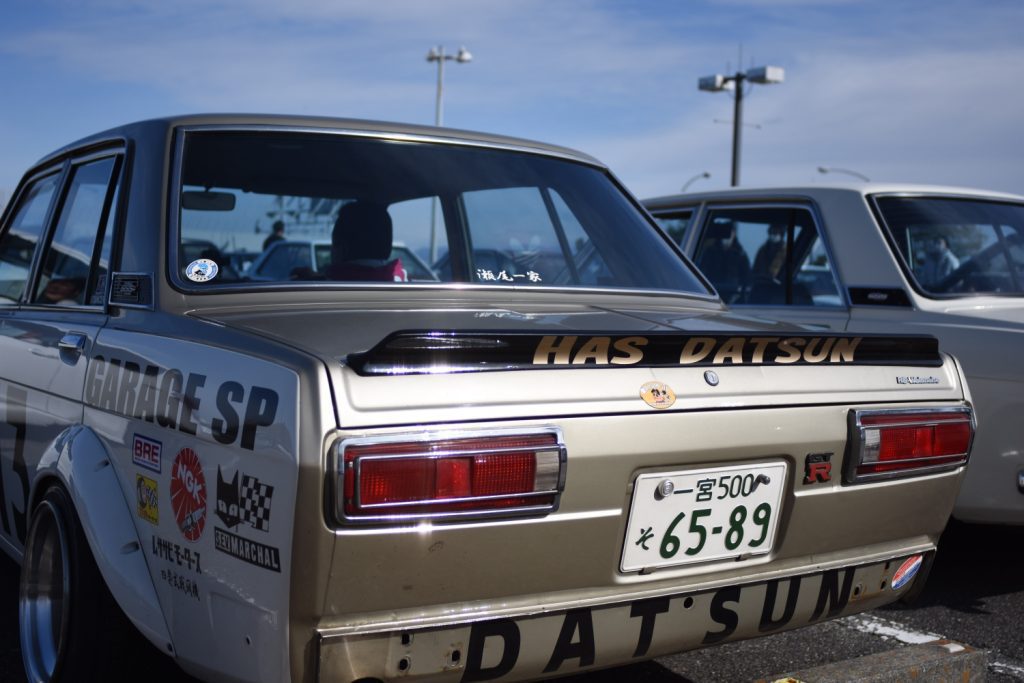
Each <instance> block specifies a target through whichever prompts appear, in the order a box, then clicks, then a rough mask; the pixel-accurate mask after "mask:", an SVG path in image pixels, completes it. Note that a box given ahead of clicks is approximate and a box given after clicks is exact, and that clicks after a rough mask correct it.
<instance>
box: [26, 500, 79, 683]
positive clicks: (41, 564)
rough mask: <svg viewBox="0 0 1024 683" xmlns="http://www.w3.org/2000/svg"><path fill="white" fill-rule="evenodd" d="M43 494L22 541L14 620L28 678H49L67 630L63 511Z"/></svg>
mask: <svg viewBox="0 0 1024 683" xmlns="http://www.w3.org/2000/svg"><path fill="white" fill-rule="evenodd" d="M54 498H56V497H53V498H51V496H49V495H48V496H47V497H46V498H45V499H44V500H43V502H42V503H40V505H39V507H38V508H36V511H35V513H34V514H33V515H32V524H31V526H30V527H29V531H28V540H27V542H26V544H25V559H24V566H23V567H22V570H21V590H20V595H19V598H18V621H19V625H20V627H21V653H22V655H21V656H22V659H23V660H24V664H25V673H26V674H27V675H28V678H29V682H30V683H39V682H46V681H51V680H53V679H54V676H55V675H56V673H57V668H58V666H59V663H60V661H61V657H62V654H63V649H64V644H65V641H66V634H67V630H68V607H69V606H70V598H71V595H70V592H71V585H70V584H71V572H70V566H69V559H70V558H69V547H68V543H69V539H68V528H67V526H66V524H65V522H64V519H65V518H64V514H65V513H64V511H63V510H61V509H60V507H61V506H60V505H59V504H58V503H57V502H56V501H55V500H54Z"/></svg>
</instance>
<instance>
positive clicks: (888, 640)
mask: <svg viewBox="0 0 1024 683" xmlns="http://www.w3.org/2000/svg"><path fill="white" fill-rule="evenodd" d="M17 594H18V568H17V566H16V565H15V564H14V563H13V562H12V561H10V560H9V559H7V558H6V556H3V557H0V617H2V619H0V681H3V682H4V683H8V682H9V683H25V679H24V678H23V676H22V675H21V654H20V650H19V647H18V606H17ZM934 638H948V639H951V640H954V641H957V642H960V643H964V644H966V645H970V646H972V647H975V648H978V649H981V650H985V651H986V652H987V653H988V661H989V664H988V672H987V679H986V680H988V681H994V682H996V683H1004V682H1009V681H1024V528H1017V527H999V526H979V525H966V524H959V523H956V522H953V523H951V524H950V526H949V528H947V530H946V533H945V534H943V536H942V540H941V541H940V543H939V554H938V557H937V558H936V561H935V565H934V567H933V569H932V573H931V576H930V577H929V578H928V583H927V586H926V588H925V590H924V592H923V593H922V594H921V596H920V597H919V599H918V600H917V602H916V603H915V604H913V605H890V606H887V607H884V608H882V609H878V610H874V611H871V612H867V613H865V614H863V615H857V616H853V617H848V618H846V619H841V620H838V621H831V622H826V623H823V624H818V625H815V626H810V627H806V628H802V629H798V630H795V631H789V632H786V633H781V634H778V635H775V636H771V637H768V638H758V639H755V640H749V641H743V642H739V643H727V644H725V645H719V646H716V647H711V648H706V649H703V650H697V651H695V652H689V653H684V654H680V655H673V656H671V657H662V658H660V659H657V660H655V661H652V662H645V663H641V664H634V665H631V666H627V667H621V668H618V669H610V670H607V671H598V672H594V673H590V674H584V675H579V676H574V677H569V678H564V679H561V680H563V681H571V682H572V683H612V682H616V683H617V682H619V681H631V682H632V681H636V682H638V683H668V682H672V683H686V682H687V681H689V682H691V683H726V682H728V683H733V682H735V681H752V680H756V679H759V678H765V677H769V676H772V675H774V674H784V673H788V672H792V671H797V670H801V669H807V668H810V667H814V666H819V665H822V664H828V663H832V662H836V661H842V660H848V659H852V658H855V657H859V656H862V655H869V654H876V653H881V652H887V651H890V650H895V649H897V648H905V647H909V646H910V645H912V644H914V643H918V642H923V641H925V640H929V639H934ZM152 673H156V672H152ZM159 678H160V679H162V680H164V681H179V680H180V681H183V682H184V681H193V680H194V679H192V678H189V677H187V676H185V675H184V674H179V673H176V672H175V670H174V669H173V668H170V669H168V670H167V671H165V672H164V673H163V674H162V675H160V676H159ZM147 680H150V679H149V678H147Z"/></svg>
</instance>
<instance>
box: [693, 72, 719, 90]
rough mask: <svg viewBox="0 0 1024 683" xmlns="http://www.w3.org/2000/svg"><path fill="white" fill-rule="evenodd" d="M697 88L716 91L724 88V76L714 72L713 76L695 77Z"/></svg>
mask: <svg viewBox="0 0 1024 683" xmlns="http://www.w3.org/2000/svg"><path fill="white" fill-rule="evenodd" d="M697 88H698V89H700V90H703V91H705V92H718V91H720V90H725V76H723V75H722V74H715V75H714V76H704V77H703V78H699V79H697Z"/></svg>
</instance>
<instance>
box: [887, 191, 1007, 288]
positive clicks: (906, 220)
mask: <svg viewBox="0 0 1024 683" xmlns="http://www.w3.org/2000/svg"><path fill="white" fill-rule="evenodd" d="M875 201H876V204H877V206H878V209H879V211H880V212H881V214H882V218H883V221H884V223H885V227H886V229H887V230H888V231H889V235H890V237H891V238H892V241H893V243H894V244H895V245H896V248H897V251H898V252H899V255H900V257H901V258H902V260H903V264H904V266H905V269H906V271H907V272H908V273H910V275H911V277H912V278H913V279H914V281H915V282H916V283H917V286H918V288H919V289H920V290H922V291H923V292H924V293H926V294H932V295H936V296H965V295H967V296H969V295H978V294H1021V293H1024V289H1022V284H1024V238H1022V231H1024V206H1022V205H1020V204H1009V203H1004V202H996V201H984V200H968V199H953V198H943V197H877V198H876V199H875Z"/></svg>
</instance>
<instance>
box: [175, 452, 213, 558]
mask: <svg viewBox="0 0 1024 683" xmlns="http://www.w3.org/2000/svg"><path fill="white" fill-rule="evenodd" d="M171 509H172V510H173V511H174V519H175V521H177V522H178V528H179V529H180V530H181V535H182V536H184V537H185V539H186V540H189V541H197V540H199V537H200V536H202V535H203V527H205V526H206V477H204V476H203V466H202V463H200V462H199V456H198V455H197V454H196V452H195V451H194V450H192V449H191V448H182V449H181V450H180V451H178V455H177V457H175V458H174V467H172V468H171Z"/></svg>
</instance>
